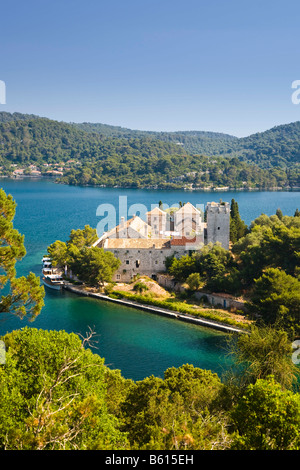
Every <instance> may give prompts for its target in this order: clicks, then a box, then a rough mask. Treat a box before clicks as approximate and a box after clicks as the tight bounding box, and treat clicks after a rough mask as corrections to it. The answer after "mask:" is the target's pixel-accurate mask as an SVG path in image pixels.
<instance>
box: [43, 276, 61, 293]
mask: <svg viewBox="0 0 300 470" xmlns="http://www.w3.org/2000/svg"><path fill="white" fill-rule="evenodd" d="M43 283H44V284H45V286H47V287H50V289H54V290H61V289H62V287H63V285H64V281H63V278H62V277H61V276H60V275H59V274H46V275H45V276H44V277H43Z"/></svg>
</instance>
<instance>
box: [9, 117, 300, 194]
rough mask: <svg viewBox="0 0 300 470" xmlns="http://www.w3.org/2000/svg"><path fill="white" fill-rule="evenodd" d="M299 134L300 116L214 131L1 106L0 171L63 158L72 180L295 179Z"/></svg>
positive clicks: (279, 183) (282, 183)
mask: <svg viewBox="0 0 300 470" xmlns="http://www.w3.org/2000/svg"><path fill="white" fill-rule="evenodd" d="M281 136H282V137H281ZM299 142H300V123H294V124H291V125H286V126H279V127H278V128H275V129H274V130H272V129H271V130H270V131H268V132H265V133H261V134H255V135H254V136H250V137H248V138H245V139H237V138H235V137H232V136H229V135H226V134H218V133H213V132H211V133H210V132H192V131H191V132H174V133H164V132H162V133H154V132H146V131H131V130H130V129H125V128H121V127H114V126H106V125H102V124H89V123H83V124H82V125H75V124H72V123H65V122H58V121H53V120H51V119H47V118H40V117H38V116H33V115H26V114H21V113H14V114H10V113H0V165H1V167H2V168H1V172H2V175H3V176H10V175H13V174H14V173H13V171H15V169H16V167H17V168H22V170H24V168H25V171H27V172H28V174H30V172H29V170H28V167H29V166H30V165H34V166H35V170H38V171H39V172H40V174H41V175H43V174H46V173H47V171H46V170H49V165H50V166H51V165H54V166H55V165H56V166H57V165H60V166H62V167H63V168H61V171H60V174H59V176H60V180H59V181H60V182H63V183H66V184H80V185H82V184H84V185H86V184H89V185H102V186H120V187H160V188H178V189H179V188H187V189H210V188H216V187H230V188H245V189H248V188H252V189H253V188H257V189H267V188H277V187H281V188H290V187H297V186H300V169H299V153H300V152H299ZM197 149H199V152H196V150H197ZM12 165H13V166H12Z"/></svg>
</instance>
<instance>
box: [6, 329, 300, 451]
mask: <svg viewBox="0 0 300 470" xmlns="http://www.w3.org/2000/svg"><path fill="white" fill-rule="evenodd" d="M278 333H280V332H278V331H277V330H270V331H268V333H266V332H264V331H262V332H258V331H253V332H252V334H251V335H249V336H248V335H247V338H248V339H247V340H245V339H244V338H246V336H245V335H242V336H241V337H240V339H239V340H238V341H236V340H235V342H236V345H237V348H238V349H239V348H240V351H241V354H240V356H239V363H238V365H239V366H240V365H241V364H243V363H245V364H244V365H245V367H241V368H240V367H238V369H239V372H235V375H234V376H232V375H231V374H230V376H229V378H227V379H226V380H223V381H222V380H221V378H220V377H219V376H218V375H217V374H215V373H213V372H211V371H208V370H202V369H200V368H197V367H194V366H193V365H190V364H185V365H183V366H181V367H178V368H175V367H171V368H169V369H167V370H166V371H165V373H164V377H163V378H159V377H154V376H150V377H147V378H145V379H144V380H140V381H137V382H134V381H132V380H128V379H125V378H123V377H122V375H121V374H120V371H118V370H111V369H109V368H108V367H107V366H106V365H105V363H104V360H103V359H102V358H101V357H100V356H99V355H97V354H93V353H92V351H91V347H92V346H93V342H94V340H95V337H94V335H93V333H92V332H91V331H90V332H89V333H88V336H87V337H86V338H79V336H77V335H75V334H74V333H71V334H68V333H66V332H64V331H45V330H38V329H34V328H28V327H26V328H23V329H22V330H17V331H13V332H11V333H9V334H7V335H5V336H4V337H3V338H2V339H3V340H4V342H5V345H6V350H7V352H6V364H5V365H2V366H0V422H1V427H0V449H2V450H4V449H11V450H37V449H39V450H56V449H61V450H67V449H82V450H84V449H114V450H118V449H125V450H129V449H153V450H154V449H158V450H164V449H166V450H169V449H170V450H181V449H183V450H184V449H195V450H197V449H201V450H204V449H205V450H211V449H219V450H226V449H264V450H273V449H282V450H285V449H300V431H299V429H300V399H299V394H298V393H297V391H296V389H293V386H295V381H290V380H285V377H286V376H287V375H288V374H287V371H288V370H289V369H290V370H291V372H293V373H295V370H294V366H293V364H292V361H291V354H290V352H291V350H290V348H289V343H288V339H287V337H286V336H285V337H284V340H283V338H282V334H281V336H280V334H279V340H276V338H277V337H278ZM284 334H285V333H283V335H284ZM240 341H241V344H240ZM259 343H260V344H259ZM262 343H263V344H264V348H263V349H262V348H261V344H262ZM283 344H285V346H283ZM260 348H261V354H259V355H258V357H257V358H256V364H255V367H253V368H252V370H251V374H249V371H248V366H247V364H249V362H250V363H251V361H252V357H253V353H254V351H255V350H256V352H258V351H259V349H260ZM251 354H252V356H251ZM266 356H268V363H269V364H270V365H272V364H273V365H274V361H275V359H276V361H277V362H278V365H277V366H276V367H275V368H274V367H273V368H272V367H269V368H268V367H265V363H266V359H265V357H266ZM288 358H290V360H288ZM242 359H243V360H242ZM243 361H244V362H243ZM245 371H246V373H245ZM270 372H273V375H271V376H270ZM240 374H242V375H244V377H246V379H244V378H241V375H240ZM250 377H251V379H249V378H250Z"/></svg>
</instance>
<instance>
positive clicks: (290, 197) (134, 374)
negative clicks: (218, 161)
mask: <svg viewBox="0 0 300 470" xmlns="http://www.w3.org/2000/svg"><path fill="white" fill-rule="evenodd" d="M1 186H2V188H3V189H4V190H5V191H6V193H10V194H12V195H13V197H14V199H15V200H16V202H17V204H18V205H17V212H16V217H15V221H14V225H15V227H16V228H17V229H18V230H19V231H20V232H21V233H22V234H24V235H25V246H26V250H27V255H26V257H25V258H24V259H23V260H22V262H20V263H18V265H17V271H18V275H23V274H26V273H28V272H29V271H32V272H34V273H35V274H37V275H40V262H41V258H42V256H43V255H44V254H45V253H46V250H47V246H48V245H49V244H51V243H52V242H53V241H55V240H57V239H60V240H66V239H67V238H68V236H69V233H70V231H71V229H73V228H75V229H76V228H83V227H84V225H86V224H89V225H91V226H92V227H96V226H97V224H98V222H99V220H100V218H99V216H97V215H96V210H97V207H98V206H99V205H100V204H112V205H113V206H115V207H116V214H117V216H118V214H119V211H118V205H119V196H120V195H121V196H123V197H124V196H127V198H128V207H130V206H131V205H132V204H137V203H142V204H144V205H146V206H147V207H148V209H150V208H151V204H157V203H158V201H159V200H162V201H163V202H165V203H167V204H168V205H173V204H175V203H178V202H179V201H182V202H187V201H190V202H192V203H193V204H197V203H198V204H205V203H206V202H207V201H212V200H215V201H218V200H219V199H222V200H224V201H230V200H231V198H234V199H235V200H236V201H238V203H239V208H240V213H241V216H242V218H243V219H244V220H245V222H246V223H247V224H249V223H250V222H251V221H252V220H253V219H254V218H255V217H257V216H258V215H260V214H261V213H262V212H264V213H266V214H267V215H271V214H274V213H275V211H276V209H277V208H278V207H280V208H281V210H282V212H283V213H284V214H287V215H292V214H294V212H295V209H296V208H297V207H298V208H299V209H300V198H299V194H300V193H299V192H247V193H246V192H243V193H242V192H225V193H213V194H212V193H195V192H184V191H150V190H119V189H117V188H115V189H107V188H105V189H104V188H86V187H84V188H82V187H71V186H64V185H57V184H55V183H53V182H51V181H47V180H38V181H32V180H30V179H27V180H26V179H24V180H18V181H17V180H4V179H3V180H2V183H1ZM28 324H29V323H28V322H27V320H22V321H21V320H19V319H18V318H15V317H13V316H11V315H6V316H4V317H3V318H2V319H1V321H0V334H4V333H6V332H7V331H11V330H13V329H17V328H22V327H24V326H26V325H28ZM29 325H30V326H32V327H36V328H43V329H56V330H59V329H64V330H65V331H67V332H75V333H80V334H83V335H84V334H85V333H86V332H87V330H88V328H89V327H90V328H92V329H94V330H95V331H96V334H97V338H96V339H97V344H96V348H95V350H94V351H95V352H97V353H98V354H100V355H101V356H102V357H104V358H105V362H106V364H107V365H109V366H110V367H111V368H114V369H120V370H121V372H122V375H123V376H124V377H128V378H132V379H134V380H140V379H143V378H144V377H147V376H149V375H151V374H153V375H156V376H162V375H163V372H164V371H165V370H166V369H167V368H168V367H172V366H175V367H178V366H180V365H182V364H185V363H191V364H194V365H195V366H197V367H201V368H204V369H210V370H212V371H214V372H217V373H219V374H221V373H222V372H223V371H224V370H226V368H227V367H228V366H229V365H230V360H229V359H228V357H227V356H226V352H225V349H224V348H225V343H226V336H225V335H224V334H222V333H219V332H216V331H212V330H209V329H205V328H201V327H198V326H195V325H189V324H185V323H182V322H177V321H176V320H172V319H167V318H164V317H160V316H158V315H153V314H150V313H146V312H143V311H138V310H135V309H131V308H128V307H120V306H116V305H114V304H111V303H107V302H101V301H97V300H96V299H87V298H85V297H79V296H77V295H74V294H71V293H69V292H63V293H57V292H53V291H49V290H47V291H46V297H45V307H44V308H43V310H42V312H41V314H40V315H39V316H38V318H37V319H36V320H35V321H34V322H33V323H30V324H29Z"/></svg>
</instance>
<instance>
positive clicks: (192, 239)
mask: <svg viewBox="0 0 300 470" xmlns="http://www.w3.org/2000/svg"><path fill="white" fill-rule="evenodd" d="M146 220H147V222H145V221H144V220H142V219H141V218H140V217H139V216H133V217H132V218H131V219H129V220H127V221H125V219H124V218H122V219H121V223H120V225H118V226H116V227H114V228H113V229H112V230H110V231H108V232H105V233H103V235H102V236H101V237H100V238H99V239H98V240H97V241H96V242H95V243H94V245H93V246H97V247H100V248H103V249H104V250H105V251H110V252H112V253H113V254H114V255H115V257H117V258H119V259H120V261H121V263H122V264H121V265H120V267H119V269H118V270H117V271H116V272H115V274H114V279H113V280H114V281H115V282H130V281H131V280H132V278H133V277H134V276H136V275H137V274H140V275H146V276H149V277H150V278H152V279H154V280H157V277H158V274H159V273H162V272H165V271H166V258H168V257H172V256H175V257H181V256H183V255H187V254H190V253H191V252H193V251H195V250H199V249H201V247H203V246H204V245H205V244H209V243H212V244H216V243H220V244H221V245H222V246H223V247H224V248H226V249H229V236H230V204H229V203H228V202H219V203H216V202H208V203H207V206H206V210H205V217H204V214H203V213H202V212H201V211H200V210H198V209H197V208H196V207H194V206H193V205H192V204H191V203H189V202H188V203H186V204H184V205H183V206H182V207H181V208H179V209H177V210H167V211H165V210H163V209H162V208H160V207H156V208H155V209H153V210H151V211H150V212H147V214H146ZM204 220H205V221H204Z"/></svg>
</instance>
